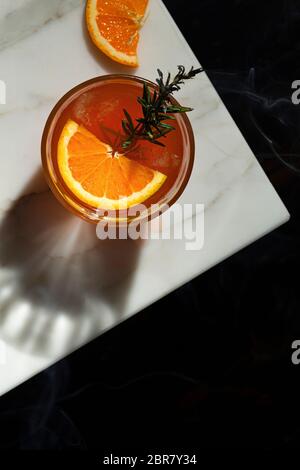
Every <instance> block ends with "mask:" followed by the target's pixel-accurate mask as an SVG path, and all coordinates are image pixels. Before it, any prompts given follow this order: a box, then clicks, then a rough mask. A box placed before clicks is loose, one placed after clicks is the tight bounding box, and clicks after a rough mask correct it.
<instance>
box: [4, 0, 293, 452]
mask: <svg viewBox="0 0 300 470" xmlns="http://www.w3.org/2000/svg"><path fill="white" fill-rule="evenodd" d="M165 4H166V5H167V7H168V8H169V10H170V12H171V13H172V15H173V17H174V18H175V20H176V22H177V24H178V25H179V27H180V29H181V30H182V32H183V34H184V35H185V37H186V39H187V40H188V42H189V44H190V45H191V47H192V49H193V50H194V52H195V54H196V56H197V57H198V58H199V60H200V62H201V64H202V65H203V67H204V68H205V69H206V70H207V73H208V75H209V77H210V78H211V80H212V82H213V84H214V85H215V87H216V89H217V91H218V92H219V94H220V95H221V97H222V99H223V101H224V102H225V104H226V106H227V108H228V109H229V111H230V113H231V114H232V116H233V118H234V119H235V121H236V123H237V125H238V126H239V128H240V129H241V131H242V133H243V135H244V136H245V137H246V140H247V141H248V143H249V144H250V146H251V148H252V149H253V151H254V153H255V155H256V156H257V158H258V159H259V161H260V162H261V164H262V166H263V168H264V170H265V172H266V173H267V175H268V177H269V178H270V180H271V181H272V183H273V185H274V186H275V188H276V190H277V191H278V193H279V194H280V196H281V197H282V199H283V201H284V202H285V204H286V206H287V208H288V210H289V211H290V213H291V221H290V222H289V223H288V224H286V225H284V226H282V227H281V228H279V229H278V230H276V231H274V232H273V233H271V234H270V235H268V236H266V237H264V238H263V239H261V240H259V241H258V242H256V243H255V244H253V245H252V246H249V247H248V248H246V249H244V250H243V251H241V252H239V253H238V254H236V255H235V256H233V257H231V258H230V259H228V260H226V261H225V262H223V263H221V264H219V265H218V266H216V267H215V268H213V269H211V270H210V271H209V272H206V273H205V274H203V275H201V276H200V277H198V278H196V279H195V280H193V281H192V282H190V283H188V284H186V285H185V286H183V287H182V288H180V289H178V290H177V291H175V292H173V293H172V294H171V295H169V296H168V297H165V298H164V299H162V300H161V301H159V302H157V303H156V304H154V305H152V306H151V307H150V308H148V309H146V310H145V311H143V312H141V313H140V314H138V315H136V316H135V317H133V318H132V319H130V320H128V321H126V322H125V323H123V324H121V325H120V326H118V327H116V328H114V329H113V330H112V331H110V332H108V333H107V334H105V335H103V336H102V337H101V338H99V339H97V340H95V341H93V342H92V343H90V344H89V345H87V346H86V347H84V348H82V349H81V350H80V351H77V352H76V353H74V354H72V355H71V356H69V357H68V358H66V359H65V360H63V361H61V362H59V363H58V364H57V365H55V366H54V367H52V368H50V369H48V370H46V371H45V372H43V373H41V374H39V375H38V376H37V377H35V378H34V379H32V380H30V381H29V382H27V383H26V384H24V385H22V386H20V387H19V388H17V389H15V390H14V391H12V392H10V393H9V394H7V395H6V396H4V397H2V398H1V399H0V429H1V430H0V433H1V437H0V449H68V450H70V449H74V450H75V449H90V450H93V449H95V450H97V452H99V453H104V452H108V451H112V452H113V451H115V452H116V451H119V450H120V449H121V448H124V447H125V448H126V447H131V448H137V447H140V448H142V449H144V450H150V448H152V447H155V448H156V449H160V450H161V451H162V450H166V449H170V448H174V447H178V446H180V447H181V448H183V449H188V448H191V447H194V448H196V449H204V448H222V447H223V448H239V447H249V448H254V447H260V448H264V449H270V450H272V449H275V448H289V447H298V446H300V405H299V399H298V397H299V396H300V382H299V376H300V365H299V366H298V367H297V366H295V365H293V364H292V362H291V354H292V349H291V343H292V341H293V340H295V339H300V308H299V273H298V269H297V268H298V266H299V261H300V260H299V257H300V250H299V245H300V239H299V232H300V226H299V210H300V208H299V205H300V204H299V203H300V198H299V194H300V192H299V170H300V162H299V155H300V153H299V152H300V105H299V106H295V105H293V104H292V102H291V94H292V88H291V84H292V82H293V81H294V80H296V79H299V80H300V4H299V1H296V0H295V1H293V0H290V1H289V0H278V1H264V2H262V1H261V0H229V1H221V0H197V1H182V0H165ZM298 169H299V170H298Z"/></svg>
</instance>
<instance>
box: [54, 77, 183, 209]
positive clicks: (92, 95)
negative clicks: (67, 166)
mask: <svg viewBox="0 0 300 470" xmlns="http://www.w3.org/2000/svg"><path fill="white" fill-rule="evenodd" d="M141 95H142V84H141V83H139V82H133V81H132V82H130V81H128V80H127V81H126V80H122V79H120V80H115V81H114V80H112V81H103V82H98V83H94V84H93V85H90V86H88V87H87V88H83V89H82V90H80V91H79V92H77V93H76V94H75V95H74V96H72V97H71V98H70V99H68V100H67V101H66V102H65V103H64V105H63V106H62V107H61V108H60V109H59V111H58V113H57V116H56V118H55V127H54V129H53V135H52V139H51V159H52V164H53V167H54V168H55V170H56V171H55V172H56V174H57V177H58V178H59V179H60V185H61V186H62V187H65V184H64V181H63V179H62V177H61V176H60V174H59V170H58V165H57V147H58V141H59V138H60V135H61V133H62V130H63V128H64V126H65V124H66V122H67V121H68V120H69V119H71V120H73V121H75V122H76V123H77V124H79V125H82V126H84V127H85V128H86V129H87V130H88V131H90V132H91V133H92V134H94V135H95V136H96V137H97V138H98V139H99V140H101V141H102V142H104V143H106V144H109V145H110V146H111V147H112V149H113V150H114V151H117V152H119V153H123V154H124V155H126V157H127V158H130V159H132V160H136V161H137V162H139V163H140V164H142V165H144V166H147V167H149V168H151V169H153V170H158V171H159V172H161V173H163V174H164V175H166V176H167V178H166V180H165V182H164V183H163V185H162V186H161V188H160V189H159V190H158V191H157V192H156V193H155V194H153V195H152V196H151V197H149V199H148V200H146V201H144V203H143V204H145V205H146V206H149V205H150V204H155V203H157V202H159V201H161V199H162V198H164V196H165V195H167V194H168V193H172V191H173V187H174V185H176V180H177V179H178V175H179V172H180V170H181V167H182V164H183V155H184V136H183V131H182V123H181V124H180V119H181V118H180V117H179V118H177V119H176V120H174V121H173V120H172V121H169V123H171V124H172V125H173V126H174V127H175V130H174V131H172V132H170V133H169V134H168V135H167V136H166V137H165V138H162V139H161V141H162V142H163V143H164V145H165V147H160V146H158V145H155V144H152V143H150V142H147V141H146V140H138V141H137V143H136V145H134V146H133V147H132V148H129V149H128V150H126V151H125V150H123V149H122V147H121V143H122V139H124V132H123V130H122V119H124V112H123V110H124V109H126V110H127V111H128V112H129V114H130V115H131V117H132V119H133V120H134V122H135V119H136V118H139V117H141V115H142V110H141V106H140V105H139V103H138V102H137V98H138V97H139V96H141ZM176 117H177V116H176ZM65 190H66V192H68V188H67V187H65Z"/></svg>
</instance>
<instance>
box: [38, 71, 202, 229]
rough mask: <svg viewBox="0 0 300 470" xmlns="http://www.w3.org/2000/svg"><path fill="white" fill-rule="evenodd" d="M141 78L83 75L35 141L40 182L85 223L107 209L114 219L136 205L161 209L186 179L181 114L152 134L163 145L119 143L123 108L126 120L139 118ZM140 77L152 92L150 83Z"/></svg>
mask: <svg viewBox="0 0 300 470" xmlns="http://www.w3.org/2000/svg"><path fill="white" fill-rule="evenodd" d="M145 81H146V80H144V79H141V78H138V77H134V76H129V75H107V76H102V77H99V78H95V79H92V80H89V81H87V82H85V83H83V84H81V85H79V86H77V87H75V88H74V89H72V90H71V91H69V92H68V93H67V94H66V95H65V96H64V97H63V98H62V99H61V100H60V101H59V102H58V103H57V105H56V106H55V107H54V109H53V110H52V112H51V114H50V116H49V118H48V121H47V124H46V126H45V130H44V134H43V139H42V159H43V166H44V170H45V174H46V177H47V181H48V183H49V185H50V188H51V189H52V191H53V193H54V194H55V196H56V197H57V198H58V199H59V201H60V202H61V203H62V204H64V205H65V206H66V207H67V208H68V209H69V210H71V211H72V212H73V213H75V214H76V215H78V216H80V217H82V218H84V219H85V220H87V221H91V222H98V221H99V220H102V219H103V218H105V217H106V216H108V215H109V217H111V214H112V212H113V213H114V214H115V217H114V219H115V220H118V219H119V220H121V219H122V220H127V219H129V218H130V219H132V216H130V217H128V215H127V214H128V209H129V208H130V209H131V214H132V213H133V212H134V211H132V209H133V208H134V207H142V210H141V211H139V213H138V217H139V218H149V215H150V214H151V207H153V205H155V207H156V208H159V209H160V210H161V211H162V210H164V209H165V208H166V207H168V206H170V205H171V204H173V203H174V202H175V201H176V200H177V199H178V197H179V196H180V194H181V193H182V191H183V189H184V188H185V186H186V184H187V182H188V180H189V177H190V173H191V170H192V166H193V160H194V138H193V132H192V128H191V125H190V122H189V120H188V118H187V116H186V114H185V113H183V114H175V115H174V117H175V120H173V121H172V126H173V127H174V128H175V130H174V131H172V132H170V133H169V134H167V135H166V136H165V137H163V138H161V139H160V140H161V142H162V143H163V144H164V146H159V145H155V144H153V143H151V142H148V141H147V140H137V141H136V142H134V144H133V145H131V146H129V147H128V148H124V146H122V144H123V142H124V139H125V136H124V130H123V128H122V119H124V109H126V110H127V111H128V112H129V114H130V115H131V117H132V118H133V119H134V120H135V119H136V118H139V117H140V116H141V107H140V105H139V103H138V101H137V98H138V97H139V96H141V95H142V91H143V83H144V82H145ZM146 82H147V84H148V86H149V88H150V90H152V92H153V90H154V89H155V88H156V85H155V84H154V83H152V82H149V81H146ZM171 101H172V103H174V104H176V101H175V100H174V99H173V98H171ZM105 211H107V212H105Z"/></svg>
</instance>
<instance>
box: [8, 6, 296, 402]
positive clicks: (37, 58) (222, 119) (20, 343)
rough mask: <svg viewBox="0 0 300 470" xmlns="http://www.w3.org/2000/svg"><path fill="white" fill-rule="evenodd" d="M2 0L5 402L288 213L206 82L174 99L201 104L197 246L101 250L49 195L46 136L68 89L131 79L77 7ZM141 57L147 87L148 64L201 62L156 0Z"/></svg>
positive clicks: (192, 193) (108, 245)
mask: <svg viewBox="0 0 300 470" xmlns="http://www.w3.org/2000/svg"><path fill="white" fill-rule="evenodd" d="M1 1H2V2H3V0H1ZM4 3H6V6H7V8H10V9H11V11H13V12H14V13H13V15H14V20H13V21H14V23H13V25H14V32H13V34H12V36H11V37H10V38H6V37H5V36H6V35H5V34H4V33H3V32H1V33H0V49H1V50H0V79H1V80H4V81H5V82H6V84H7V104H6V105H0V149H1V159H0V180H1V184H0V211H1V213H0V214H1V218H0V394H3V393H5V392H6V391H8V390H10V389H11V388H13V387H15V386H16V385H18V384H20V383H22V382H23V381H24V380H26V379H27V378H29V377H30V376H32V375H33V374H35V373H37V372H39V371H41V370H42V369H43V368H45V367H47V366H49V365H50V364H52V363H54V362H55V361H56V360H58V359H59V358H61V357H63V356H65V355H66V354H68V353H69V352H71V351H72V350H74V349H76V348H78V347H79V346H81V345H83V344H84V343H86V342H88V341H89V340H90V339H92V338H94V337H96V336H98V335H99V334H100V333H102V332H104V331H105V330H107V329H108V328H111V327H112V326H114V325H116V324H117V323H119V322H120V321H122V320H123V319H125V318H127V317H129V316H131V315H133V314H134V313H136V312H138V311H139V310H141V309H142V308H143V307H145V306H147V305H149V304H151V303H152V302H154V301H155V300H157V299H159V298H160V297H162V296H164V295H166V294H167V293H169V292H170V291H172V290H174V289H175V288H177V287H178V286H180V285H182V284H183V283H185V282H187V281H188V280H190V279H192V278H193V277H195V276H197V275H198V274H200V273H202V272H203V271H205V270H207V269H208V268H210V267H211V266H213V265H214V264H216V263H218V262H220V261H221V260H223V259H224V258H226V257H228V256H230V255H231V254H233V253H234V252H236V251H238V250H240V249H241V248H243V247H244V246H246V245H247V244H249V243H251V242H253V241H254V240H256V239H258V238H259V237H261V236H263V235H265V234H266V233H268V232H269V231H270V230H273V229H275V228H276V227H277V226H279V225H280V224H282V223H284V222H285V221H287V220H288V217H289V215H288V212H287V210H286V209H285V207H284V206H283V204H282V202H281V201H280V199H279V197H278V196H277V194H276V192H275V191H274V189H273V187H272V186H271V184H270V183H269V181H268V179H267V178H266V176H265V174H264V173H263V171H262V170H261V168H260V166H259V164H258V163H257V160H256V159H255V157H254V155H253V153H252V152H251V150H250V148H249V147H248V145H247V143H246V142H245V140H244V139H243V137H242V135H241V134H240V132H239V130H238V128H237V127H236V125H235V123H234V122H233V120H232V118H231V117H230V115H229V113H228V112H227V110H226V109H225V107H224V105H223V104H222V102H221V100H220V98H219V96H218V95H217V93H216V91H215V90H214V88H213V87H212V85H211V83H210V82H209V80H208V79H207V77H206V76H205V75H204V74H202V75H201V76H200V77H199V78H197V79H195V80H194V81H192V82H189V84H187V85H186V86H185V87H184V88H183V89H182V91H181V92H180V94H179V96H178V99H179V100H181V101H182V103H184V104H186V105H187V106H189V105H192V106H193V107H194V108H195V111H194V112H193V113H191V114H190V118H191V121H192V124H193V128H194V132H195V136H196V163H195V166H194V170H193V173H192V177H191V180H190V182H189V184H188V186H187V188H186V190H185V192H184V194H183V195H182V197H181V199H180V202H181V203H184V202H190V203H194V204H195V203H204V204H205V243H204V247H203V249H202V250H199V251H186V249H185V242H184V241H180V240H151V241H145V242H139V241H137V242H134V241H113V240H112V241H109V242H107V241H99V240H98V239H97V237H96V233H95V227H94V226H91V225H89V224H87V223H85V222H83V221H80V220H79V219H77V218H75V217H73V216H72V215H69V214H68V213H67V212H66V211H65V210H64V209H62V208H61V207H60V206H59V204H58V203H57V202H56V200H55V199H54V197H53V196H52V194H51V193H50V191H49V190H48V188H47V186H46V184H45V182H44V179H43V176H42V173H41V165H40V138H41V133H42V130H43V126H44V123H45V120H46V118H47V116H48V113H49V112H50V110H51V108H52V107H53V105H54V104H55V102H56V101H57V99H58V98H59V97H60V96H62V95H63V94H64V93H65V92H66V91H67V90H69V89H70V88H71V87H73V86H74V85H76V84H78V83H80V82H82V81H84V80H87V79H89V78H92V77H94V76H98V75H101V74H104V73H113V72H119V71H123V72H128V70H127V69H126V68H124V67H122V66H119V65H117V64H114V63H112V62H110V61H109V60H108V59H106V58H105V57H103V56H102V55H101V53H98V52H97V51H96V50H95V49H94V47H93V46H92V45H91V44H90V41H89V40H88V39H87V37H86V34H85V31H84V27H83V5H82V4H81V5H79V6H77V5H78V3H80V2H78V1H76V0H74V1H72V0H69V1H67V0H66V1H61V2H56V1H54V0H51V2H49V1H48V0H10V1H9V2H4ZM50 3H51V5H52V6H51V7H50V6H49V4H50ZM37 4H39V7H37ZM58 4H59V5H60V7H59V8H62V7H64V8H62V9H60V10H59V13H58ZM63 4H64V5H63ZM3 5H4V4H3ZM17 7H19V8H17ZM72 7H73V8H72ZM29 11H30V12H31V13H32V15H31V14H30V15H28V12H29ZM1 12H2V15H0V25H1V28H0V30H1V31H3V29H2V25H3V28H4V31H6V32H9V30H10V28H11V26H10V24H11V23H10V21H11V19H10V18H11V15H7V13H8V9H5V8H2V10H1V9H0V13H1ZM21 12H23V15H22V14H21ZM22 18H23V19H22ZM30 18H34V27H32V22H31V21H30ZM48 19H52V21H48ZM5 28H6V29H5ZM24 31H25V32H24ZM17 33H18V34H17ZM25 36H27V37H25ZM170 51H174V52H175V53H174V54H171V53H170ZM140 62H141V63H140V67H139V69H138V70H137V71H136V74H137V75H140V76H144V77H147V78H149V79H154V78H155V76H156V67H159V68H161V69H162V70H170V71H173V70H175V69H176V65H177V64H181V63H182V64H185V65H186V66H187V67H189V66H191V65H197V60H196V58H195V57H194V55H193V53H192V51H191V50H190V48H189V46H188V45H187V43H186V42H185V40H184V38H183V37H182V35H181V33H180V32H179V30H178V28H177V27H176V25H175V24H174V22H173V20H172V19H171V18H170V16H169V14H168V13H167V11H166V9H165V8H164V6H163V5H162V3H161V1H160V0H151V5H150V14H149V17H148V20H147V22H146V24H145V26H144V29H143V31H142V40H141V46H140ZM190 222H192V221H190ZM183 321H184V316H183ZM158 328H159V325H158Z"/></svg>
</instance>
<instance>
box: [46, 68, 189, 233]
mask: <svg viewBox="0 0 300 470" xmlns="http://www.w3.org/2000/svg"><path fill="white" fill-rule="evenodd" d="M110 80H125V81H129V82H130V81H131V82H138V83H140V84H141V85H142V84H143V83H147V84H148V85H149V86H150V87H151V88H157V87H158V84H157V83H155V82H152V81H151V80H148V79H146V78H142V77H140V76H137V75H130V74H122V73H116V74H105V75H100V76H97V77H94V78H91V79H88V80H86V81H84V82H81V83H79V84H77V85H75V86H74V87H73V88H71V89H70V90H69V91H67V92H66V93H65V94H64V95H63V96H62V97H61V98H60V99H59V100H58V101H57V103H56V104H55V105H54V107H53V108H52V110H51V111H50V114H49V116H48V118H47V120H46V123H45V127H44V130H43V134H42V139H41V156H42V165H43V169H44V173H45V176H46V180H47V183H48V185H49V187H50V189H51V191H52V192H53V193H54V195H55V197H56V198H57V199H58V200H59V202H60V203H61V204H63V205H64V206H65V208H66V209H68V210H69V211H71V212H72V213H73V214H75V215H77V216H79V217H81V218H82V219H84V220H85V221H88V222H91V223H98V222H100V221H101V220H103V219H105V218H103V217H101V218H97V217H95V218H93V217H91V218H90V217H88V216H87V215H86V214H85V213H83V211H81V210H80V209H79V208H77V207H75V205H74V204H72V203H71V202H70V201H68V200H66V198H65V197H64V196H63V194H61V192H60V191H59V189H58V188H57V187H56V185H55V183H54V181H53V180H52V178H51V176H50V171H49V165H48V137H49V135H50V134H51V131H52V127H55V125H56V122H55V118H56V117H57V115H58V113H59V111H60V110H61V109H62V108H63V107H64V105H65V104H66V103H67V102H68V100H69V99H71V98H74V96H75V95H76V94H77V93H79V92H81V91H83V90H84V89H86V88H89V87H90V86H92V85H93V84H97V83H99V82H100V83H101V82H105V81H110ZM170 101H171V102H172V103H173V104H174V105H179V102H178V101H177V100H176V99H175V98H174V97H173V96H170ZM178 119H181V120H182V122H183V124H184V128H185V131H186V134H187V138H188V142H189V147H190V148H189V156H188V161H187V165H186V168H185V169H184V170H183V172H184V174H183V178H182V181H181V183H180V186H179V187H178V189H177V190H176V191H175V193H174V194H173V195H171V197H170V198H169V200H168V202H167V203H166V202H163V203H159V202H158V203H157V205H159V208H158V209H157V211H155V212H152V211H151V210H150V208H151V206H150V207H149V210H148V211H147V214H143V215H142V216H141V217H140V220H152V219H153V218H154V217H156V216H157V215H159V214H161V213H162V212H164V211H165V210H166V209H168V208H169V207H171V206H172V205H173V204H174V203H175V202H176V201H177V200H178V199H179V197H180V196H181V194H182V193H183V191H184V190H185V188H186V186H187V184H188V181H189V179H190V176H191V173H192V169H193V166H194V160H195V139H194V132H193V128H192V125H191V122H190V120H189V118H188V116H187V114H186V113H180V114H179V116H178ZM167 194H168V193H167ZM74 197H75V196H74ZM83 205H84V204H83ZM129 209H130V208H127V209H126V210H127V211H128V210H129ZM94 210H95V211H97V210H99V209H97V208H94ZM126 210H123V211H126ZM119 212H121V211H120V210H119V211H116V213H119ZM107 220H108V221H109V222H110V223H111V217H108V218H107ZM121 220H124V219H123V218H122V217H120V218H119V220H117V219H116V223H117V224H118V225H119V224H120V223H121V224H123V223H124V222H121ZM131 220H132V219H131ZM134 220H137V218H134ZM128 222H130V220H127V221H126V222H125V223H128Z"/></svg>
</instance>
